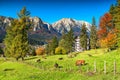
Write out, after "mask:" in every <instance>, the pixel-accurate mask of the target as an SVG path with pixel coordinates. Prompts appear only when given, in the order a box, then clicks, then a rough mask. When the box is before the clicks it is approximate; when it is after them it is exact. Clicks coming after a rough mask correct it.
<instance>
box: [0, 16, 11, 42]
mask: <svg viewBox="0 0 120 80" xmlns="http://www.w3.org/2000/svg"><path fill="white" fill-rule="evenodd" d="M12 20H13V18H10V17H4V16H0V42H2V40H3V38H4V37H5V34H6V27H7V26H10V25H11V21H12Z"/></svg>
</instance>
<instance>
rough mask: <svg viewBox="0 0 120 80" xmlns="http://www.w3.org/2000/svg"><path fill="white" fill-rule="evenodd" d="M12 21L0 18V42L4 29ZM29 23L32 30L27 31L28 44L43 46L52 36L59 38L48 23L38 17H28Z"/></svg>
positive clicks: (58, 34) (4, 32) (8, 18)
mask: <svg viewBox="0 0 120 80" xmlns="http://www.w3.org/2000/svg"><path fill="white" fill-rule="evenodd" d="M12 20H14V19H13V18H10V17H4V16H0V42H2V40H3V38H4V37H5V34H6V27H8V26H10V25H11V21H12ZM29 21H30V22H31V23H32V26H31V28H32V30H29V33H28V35H29V36H28V37H29V42H30V44H44V43H45V42H47V41H49V40H50V39H51V38H52V37H53V36H57V37H59V36H60V33H58V32H57V30H55V29H54V28H53V27H52V25H50V24H49V23H46V22H43V21H42V20H41V19H40V18H39V17H30V18H29Z"/></svg>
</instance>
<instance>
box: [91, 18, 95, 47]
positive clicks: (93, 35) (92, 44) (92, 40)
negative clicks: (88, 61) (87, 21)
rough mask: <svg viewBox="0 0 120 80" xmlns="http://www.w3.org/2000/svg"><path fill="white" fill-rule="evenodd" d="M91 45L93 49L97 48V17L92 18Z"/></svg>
mask: <svg viewBox="0 0 120 80" xmlns="http://www.w3.org/2000/svg"><path fill="white" fill-rule="evenodd" d="M90 31H91V32H90V47H91V49H96V47H97V46H96V43H97V29H96V22H95V18H94V17H93V19H92V26H91V30H90Z"/></svg>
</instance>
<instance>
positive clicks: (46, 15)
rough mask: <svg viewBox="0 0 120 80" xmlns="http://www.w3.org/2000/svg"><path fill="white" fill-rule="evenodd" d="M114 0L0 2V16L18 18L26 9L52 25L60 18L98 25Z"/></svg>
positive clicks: (25, 0) (17, 0)
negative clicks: (93, 19)
mask: <svg viewBox="0 0 120 80" xmlns="http://www.w3.org/2000/svg"><path fill="white" fill-rule="evenodd" d="M115 2H116V0H0V16H7V17H13V18H18V17H17V13H18V12H19V11H20V10H21V9H22V7H24V6H25V7H26V8H27V10H29V11H30V13H31V16H32V17H35V16H37V17H40V18H41V19H42V20H43V21H45V22H48V23H51V24H52V23H54V22H56V21H58V20H60V19H62V18H73V19H76V20H84V21H87V22H89V23H91V22H92V17H93V16H94V17H95V19H96V24H97V25H98V24H99V19H100V17H101V16H103V15H104V13H106V12H108V11H109V8H110V5H111V4H115Z"/></svg>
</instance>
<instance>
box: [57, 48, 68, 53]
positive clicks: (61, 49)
mask: <svg viewBox="0 0 120 80" xmlns="http://www.w3.org/2000/svg"><path fill="white" fill-rule="evenodd" d="M66 53H67V51H66V50H65V49H64V48H62V47H57V48H56V49H55V54H66Z"/></svg>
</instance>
